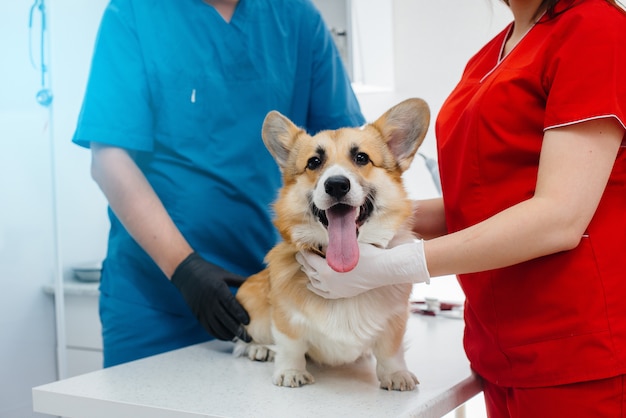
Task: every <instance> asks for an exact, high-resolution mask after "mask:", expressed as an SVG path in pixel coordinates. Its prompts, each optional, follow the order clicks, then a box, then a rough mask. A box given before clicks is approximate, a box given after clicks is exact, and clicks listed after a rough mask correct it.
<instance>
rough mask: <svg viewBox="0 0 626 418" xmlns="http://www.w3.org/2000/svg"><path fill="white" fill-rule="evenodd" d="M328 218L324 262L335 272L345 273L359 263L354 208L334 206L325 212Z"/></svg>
mask: <svg viewBox="0 0 626 418" xmlns="http://www.w3.org/2000/svg"><path fill="white" fill-rule="evenodd" d="M326 218H328V241H329V242H328V248H327V249H326V262H327V263H328V265H329V266H330V268H332V269H333V270H335V271H338V272H341V273H343V272H346V271H350V270H352V269H353V268H354V267H356V263H357V262H358V261H359V246H358V244H357V232H356V208H354V207H352V206H347V205H335V206H333V207H331V208H329V209H328V210H326Z"/></svg>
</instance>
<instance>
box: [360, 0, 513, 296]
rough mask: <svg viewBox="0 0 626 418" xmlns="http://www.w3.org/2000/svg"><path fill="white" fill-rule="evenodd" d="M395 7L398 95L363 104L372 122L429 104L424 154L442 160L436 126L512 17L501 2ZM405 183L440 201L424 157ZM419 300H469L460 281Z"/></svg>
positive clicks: (402, 0) (414, 2)
mask: <svg viewBox="0 0 626 418" xmlns="http://www.w3.org/2000/svg"><path fill="white" fill-rule="evenodd" d="M392 7H393V44H394V58H395V59H394V62H393V66H394V89H393V91H392V92H381V93H361V94H359V101H360V103H361V107H362V109H363V112H364V113H365V116H366V118H367V119H368V120H373V119H375V118H376V117H378V116H379V115H381V114H382V113H383V112H384V111H385V110H386V109H388V108H389V107H391V106H393V105H394V104H396V103H398V102H400V101H402V100H404V99H407V98H409V97H421V98H423V99H424V100H426V102H428V104H429V106H430V109H431V126H430V129H429V132H428V134H427V136H426V139H425V140H424V143H423V145H422V146H421V148H420V152H423V153H424V154H426V155H428V156H429V157H432V158H436V157H437V149H436V143H435V135H434V124H435V118H436V116H437V113H438V112H439V108H440V107H441V105H442V104H443V101H444V100H445V99H446V97H447V96H448V94H449V93H450V92H451V91H452V89H453V88H454V86H455V85H456V83H457V82H458V81H459V79H460V77H461V74H462V71H463V69H464V67H465V64H466V62H467V60H468V59H469V58H470V57H471V56H472V55H474V53H476V52H478V49H479V48H480V47H482V46H483V45H484V44H485V43H486V42H487V41H488V40H490V39H491V38H492V37H493V36H494V35H495V34H497V33H498V32H500V31H501V30H502V29H503V28H504V27H505V26H506V25H507V24H508V23H509V22H510V21H511V19H512V17H511V14H510V11H509V9H508V7H506V6H505V5H504V3H502V2H501V1H499V0H463V1H458V0H437V1H429V0H393V2H392ZM369 30H374V29H372V28H370V29H369ZM371 53H374V54H375V53H376V51H371ZM404 179H405V183H406V185H407V188H408V189H409V192H410V195H411V196H412V197H413V198H430V197H435V196H437V195H438V193H437V190H436V189H435V188H434V186H433V183H432V182H431V179H430V175H429V173H428V172H427V171H426V168H425V166H424V162H423V160H422V159H421V158H420V157H416V159H415V160H414V163H413V165H412V166H411V168H410V169H409V170H408V171H407V173H405V176H404ZM414 294H415V296H416V297H437V298H439V299H443V300H463V299H464V296H463V293H462V291H461V290H460V288H459V286H458V284H457V283H456V279H455V278H454V277H445V278H436V279H433V280H431V284H430V285H428V286H427V285H418V286H416V290H415V292H414Z"/></svg>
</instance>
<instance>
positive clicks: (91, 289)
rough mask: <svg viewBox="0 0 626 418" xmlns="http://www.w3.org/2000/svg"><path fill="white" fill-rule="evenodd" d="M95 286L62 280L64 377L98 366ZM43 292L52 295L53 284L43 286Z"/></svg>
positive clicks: (99, 344)
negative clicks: (65, 360)
mask: <svg viewBox="0 0 626 418" xmlns="http://www.w3.org/2000/svg"><path fill="white" fill-rule="evenodd" d="M98 285H99V283H86V282H85V283H83V282H78V281H66V282H65V283H64V299H65V339H66V341H65V349H66V354H67V377H72V376H77V375H79V374H83V373H88V372H92V371H95V370H99V369H101V368H102V360H103V357H102V333H101V331H102V327H101V325H100V316H99V313H98V297H99V291H98ZM44 291H46V293H50V294H52V295H54V287H53V286H49V287H45V288H44Z"/></svg>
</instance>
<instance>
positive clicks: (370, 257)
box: [296, 240, 430, 299]
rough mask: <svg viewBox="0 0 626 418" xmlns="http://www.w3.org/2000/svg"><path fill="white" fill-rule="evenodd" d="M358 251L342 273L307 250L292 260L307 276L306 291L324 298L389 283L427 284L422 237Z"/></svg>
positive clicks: (348, 294) (350, 295)
mask: <svg viewBox="0 0 626 418" xmlns="http://www.w3.org/2000/svg"><path fill="white" fill-rule="evenodd" d="M359 251H360V257H359V262H358V264H357V265H356V267H355V268H354V269H353V270H351V271H349V272H346V273H338V272H336V271H334V270H333V269H331V268H330V267H329V266H328V264H327V263H326V260H325V259H324V258H323V257H321V256H319V255H317V254H315V253H313V252H310V251H300V252H299V253H298V254H296V259H297V260H298V262H299V263H300V264H301V265H302V271H303V272H304V273H306V275H307V276H308V277H309V283H308V284H307V287H308V288H309V290H311V291H312V292H314V293H316V294H317V295H319V296H322V297H324V298H326V299H339V298H349V297H352V296H356V295H358V294H360V293H363V292H366V291H368V290H371V289H375V288H377V287H381V286H386V285H391V284H400V283H422V282H423V283H430V274H429V273H428V269H427V267H426V258H425V257H424V242H423V241H422V240H416V241H412V242H410V243H407V244H401V245H398V246H396V247H393V248H388V249H384V248H379V247H376V246H374V245H371V244H359Z"/></svg>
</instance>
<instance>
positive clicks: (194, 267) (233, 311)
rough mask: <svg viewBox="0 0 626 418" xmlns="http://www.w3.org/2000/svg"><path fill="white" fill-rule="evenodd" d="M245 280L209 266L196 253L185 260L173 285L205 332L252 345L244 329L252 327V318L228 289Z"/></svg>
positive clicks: (175, 272) (216, 267)
mask: <svg viewBox="0 0 626 418" xmlns="http://www.w3.org/2000/svg"><path fill="white" fill-rule="evenodd" d="M244 280H245V279H244V278H243V277H241V276H238V275H236V274H233V273H231V272H229V271H227V270H224V269H223V268H221V267H219V266H216V265H215V264H211V263H209V262H208V261H206V260H204V259H203V258H202V257H200V256H199V255H198V254H197V253H195V252H194V253H191V254H190V255H189V256H188V257H187V258H185V259H184V260H183V261H182V262H181V263H180V265H179V266H178V267H176V270H175V271H174V274H173V275H172V283H173V284H174V285H175V286H176V287H177V288H178V290H179V291H180V293H181V294H182V295H183V297H184V298H185V301H186V302H187V305H189V307H190V308H191V311H192V312H193V313H194V315H195V316H196V318H198V321H200V323H201V324H202V326H203V327H204V329H206V330H207V331H208V332H209V333H210V334H211V335H213V336H214V337H215V338H218V339H220V340H224V341H232V339H233V338H234V337H238V338H239V339H241V340H243V341H245V342H250V341H251V338H250V336H249V335H248V333H247V332H246V330H245V328H244V327H243V325H248V324H249V323H250V317H249V316H248V313H247V312H246V310H245V309H244V308H243V307H242V306H241V305H240V304H239V302H237V300H236V299H235V296H234V295H233V294H232V293H231V291H230V289H229V288H228V285H227V283H228V284H232V285H234V286H239V285H241V283H243V281H244Z"/></svg>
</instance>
